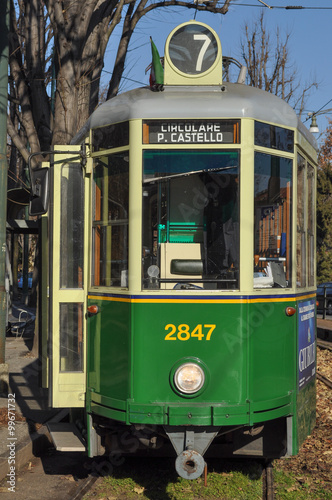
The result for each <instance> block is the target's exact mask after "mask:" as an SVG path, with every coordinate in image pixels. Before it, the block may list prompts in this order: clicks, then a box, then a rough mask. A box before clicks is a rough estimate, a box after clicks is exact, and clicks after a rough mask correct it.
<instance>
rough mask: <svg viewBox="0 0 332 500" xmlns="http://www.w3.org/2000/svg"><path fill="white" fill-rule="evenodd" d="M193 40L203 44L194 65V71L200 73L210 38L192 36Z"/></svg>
mask: <svg viewBox="0 0 332 500" xmlns="http://www.w3.org/2000/svg"><path fill="white" fill-rule="evenodd" d="M194 40H203V41H204V43H203V45H202V48H201V50H200V51H199V54H198V58H197V64H196V71H201V70H202V64H203V58H204V56H205V54H206V51H207V49H208V46H209V45H210V43H211V40H210V38H209V37H208V36H207V35H203V34H202V35H198V34H197V35H194Z"/></svg>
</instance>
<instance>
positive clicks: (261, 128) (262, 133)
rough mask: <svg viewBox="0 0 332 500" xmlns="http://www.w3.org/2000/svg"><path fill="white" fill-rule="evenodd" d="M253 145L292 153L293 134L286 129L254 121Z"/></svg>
mask: <svg viewBox="0 0 332 500" xmlns="http://www.w3.org/2000/svg"><path fill="white" fill-rule="evenodd" d="M255 144H256V146H262V147H264V148H272V149H279V150H280V151H287V152H288V153H293V151H294V132H293V130H289V129H287V128H282V127H277V126H275V125H270V124H268V123H263V122H258V121H255Z"/></svg>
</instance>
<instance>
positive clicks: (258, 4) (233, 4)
mask: <svg viewBox="0 0 332 500" xmlns="http://www.w3.org/2000/svg"><path fill="white" fill-rule="evenodd" d="M258 1H259V2H260V3H257V4H248V3H232V4H231V5H232V7H259V8H262V5H263V6H264V7H265V8H269V9H284V10H332V7H317V6H314V7H311V6H308V7H306V6H302V5H284V6H281V5H268V4H267V3H265V2H262V1H261V0H258Z"/></svg>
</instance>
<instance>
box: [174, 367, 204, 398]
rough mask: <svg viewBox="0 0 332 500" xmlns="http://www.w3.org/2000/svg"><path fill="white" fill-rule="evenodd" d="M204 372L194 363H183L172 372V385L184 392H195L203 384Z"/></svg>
mask: <svg viewBox="0 0 332 500" xmlns="http://www.w3.org/2000/svg"><path fill="white" fill-rule="evenodd" d="M204 382H205V374H204V371H203V369H202V368H201V367H200V366H199V365H197V364H196V363H184V364H183V365H181V366H179V368H178V369H177V370H176V372H175V374H174V385H175V387H176V388H177V390H178V391H180V392H182V393H184V394H195V393H196V392H198V391H199V390H200V389H201V388H202V387H203V385H204Z"/></svg>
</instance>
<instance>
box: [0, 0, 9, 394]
mask: <svg viewBox="0 0 332 500" xmlns="http://www.w3.org/2000/svg"><path fill="white" fill-rule="evenodd" d="M8 33H9V0H7V1H5V0H2V1H0V393H5V392H7V391H8V385H9V384H8V379H9V376H8V365H7V364H6V363H5V345H6V310H7V296H6V290H5V267H6V211H7V210H6V209H7V171H8V164H7V104H8V56H9V47H8V43H9V42H8Z"/></svg>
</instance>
